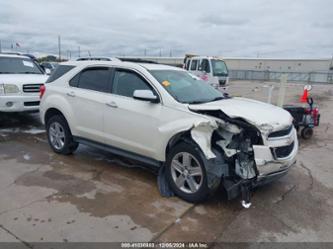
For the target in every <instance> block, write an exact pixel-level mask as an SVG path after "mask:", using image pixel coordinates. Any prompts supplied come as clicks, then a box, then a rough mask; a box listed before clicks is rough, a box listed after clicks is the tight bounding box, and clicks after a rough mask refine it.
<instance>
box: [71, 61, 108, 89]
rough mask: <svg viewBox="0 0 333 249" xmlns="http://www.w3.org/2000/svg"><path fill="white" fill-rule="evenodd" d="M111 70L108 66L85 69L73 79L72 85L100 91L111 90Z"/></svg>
mask: <svg viewBox="0 0 333 249" xmlns="http://www.w3.org/2000/svg"><path fill="white" fill-rule="evenodd" d="M110 72H111V71H110V70H109V68H108V67H94V68H89V69H85V70H83V71H82V72H81V73H80V74H79V75H77V76H75V77H74V78H73V79H72V80H71V82H70V85H71V86H77V87H78V88H82V89H88V90H93V91H98V92H110V91H109V89H110V87H109V86H110V81H109V79H110Z"/></svg>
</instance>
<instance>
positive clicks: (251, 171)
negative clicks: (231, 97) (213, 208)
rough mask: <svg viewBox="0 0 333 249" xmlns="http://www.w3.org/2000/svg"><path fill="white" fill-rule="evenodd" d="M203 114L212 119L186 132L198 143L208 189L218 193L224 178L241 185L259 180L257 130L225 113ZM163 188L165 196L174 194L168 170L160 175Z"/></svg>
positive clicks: (196, 124)
mask: <svg viewBox="0 0 333 249" xmlns="http://www.w3.org/2000/svg"><path fill="white" fill-rule="evenodd" d="M197 112H199V111H197ZM199 113H200V114H205V116H206V117H208V118H209V119H208V120H200V121H196V122H193V123H192V126H191V127H189V128H188V129H187V130H186V131H187V132H188V134H190V137H187V139H190V140H192V141H194V142H195V143H196V144H197V145H198V147H199V148H200V150H201V152H202V154H203V156H202V160H203V161H204V165H205V168H206V175H207V184H208V187H209V188H210V189H211V190H212V191H213V190H215V189H216V188H217V187H218V186H219V185H220V184H221V181H222V180H223V179H232V180H234V179H235V178H237V179H238V180H237V182H241V181H249V180H251V179H253V178H255V177H256V167H255V162H254V157H253V149H252V144H253V142H254V139H253V138H251V136H259V135H260V134H258V133H257V131H256V130H255V129H254V127H253V126H252V125H250V124H248V123H246V122H244V121H239V120H233V119H231V118H229V117H227V116H226V115H225V114H224V113H223V112H199ZM249 131H251V132H249ZM250 133H251V136H250V135H249V134H250ZM257 139H258V138H257ZM256 142H257V141H256ZM159 188H160V192H161V193H162V195H163V196H172V195H173V193H172V191H171V190H170V188H169V186H168V184H167V182H166V181H165V178H164V167H162V168H161V169H160V172H159Z"/></svg>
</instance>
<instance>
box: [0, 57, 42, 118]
mask: <svg viewBox="0 0 333 249" xmlns="http://www.w3.org/2000/svg"><path fill="white" fill-rule="evenodd" d="M47 78H48V76H47V75H46V74H45V73H44V71H43V70H42V69H41V68H40V66H39V65H37V63H35V62H34V61H33V60H32V59H30V58H29V57H27V56H21V55H14V54H0V112H24V111H38V110H39V88H40V86H41V85H43V84H44V83H45V82H46V80H47Z"/></svg>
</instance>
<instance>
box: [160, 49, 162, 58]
mask: <svg viewBox="0 0 333 249" xmlns="http://www.w3.org/2000/svg"><path fill="white" fill-rule="evenodd" d="M160 57H162V49H161V48H160Z"/></svg>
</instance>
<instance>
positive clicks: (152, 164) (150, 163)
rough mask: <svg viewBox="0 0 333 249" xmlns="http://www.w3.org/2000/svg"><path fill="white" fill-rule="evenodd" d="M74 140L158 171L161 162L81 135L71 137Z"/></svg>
mask: <svg viewBox="0 0 333 249" xmlns="http://www.w3.org/2000/svg"><path fill="white" fill-rule="evenodd" d="M73 139H74V141H75V142H78V143H82V144H85V145H88V146H92V147H95V148H98V149H101V150H105V151H108V152H110V153H112V154H115V155H118V156H122V157H126V158H130V159H132V160H135V161H138V162H141V163H143V165H142V166H144V167H148V168H150V169H152V170H154V171H158V169H159V167H161V166H162V164H163V162H160V161H157V160H155V159H153V158H150V157H145V156H141V155H138V154H136V153H133V152H130V151H126V150H123V149H119V148H116V147H113V146H110V145H106V144H102V143H98V142H95V141H92V140H89V139H85V138H81V137H76V136H74V137H73Z"/></svg>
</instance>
